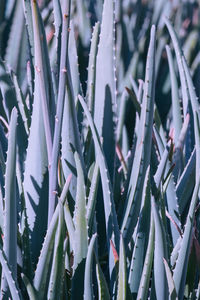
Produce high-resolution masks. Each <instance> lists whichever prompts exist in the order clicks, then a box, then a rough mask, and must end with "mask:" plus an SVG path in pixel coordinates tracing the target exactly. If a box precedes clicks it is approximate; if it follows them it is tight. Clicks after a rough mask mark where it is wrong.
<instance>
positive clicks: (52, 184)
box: [48, 1, 71, 224]
mask: <svg viewBox="0 0 200 300" xmlns="http://www.w3.org/2000/svg"><path fill="white" fill-rule="evenodd" d="M70 3H71V2H70V1H66V2H65V6H64V7H63V22H62V39H61V57H60V74H59V86H58V98H57V107H56V116H55V120H56V122H55V130H54V136H53V148H52V157H51V158H50V159H51V164H50V165H51V166H50V172H49V173H50V175H49V176H50V178H49V208H48V224H49V223H50V221H51V218H52V215H53V212H54V209H55V202H56V193H55V191H56V190H57V174H58V172H57V168H58V158H59V152H60V139H61V130H62V120H63V107H64V99H65V85H66V80H67V74H66V73H67V59H68V40H69V31H68V27H69V14H70Z"/></svg>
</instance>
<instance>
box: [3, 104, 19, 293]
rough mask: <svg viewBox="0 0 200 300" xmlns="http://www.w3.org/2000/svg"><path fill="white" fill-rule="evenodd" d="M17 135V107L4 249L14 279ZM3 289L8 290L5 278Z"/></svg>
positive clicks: (10, 148) (10, 145)
mask: <svg viewBox="0 0 200 300" xmlns="http://www.w3.org/2000/svg"><path fill="white" fill-rule="evenodd" d="M16 137H17V109H16V108H13V110H12V113H11V119H10V128H9V137H8V152H7V161H6V173H5V209H4V241H3V249H4V252H5V255H6V257H7V260H8V263H9V265H10V267H11V270H12V274H13V277H14V279H15V280H16V278H17V194H16ZM1 288H2V290H3V292H4V293H5V294H7V292H8V286H7V283H6V281H5V279H4V280H3V282H2V287H1Z"/></svg>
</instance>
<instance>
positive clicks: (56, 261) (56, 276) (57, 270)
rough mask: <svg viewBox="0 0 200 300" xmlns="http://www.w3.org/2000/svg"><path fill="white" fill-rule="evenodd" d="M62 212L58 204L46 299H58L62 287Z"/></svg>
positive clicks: (63, 231) (60, 205) (63, 232)
mask: <svg viewBox="0 0 200 300" xmlns="http://www.w3.org/2000/svg"><path fill="white" fill-rule="evenodd" d="M64 234H65V229H64V212H63V205H62V203H61V202H60V203H59V217H58V226H57V231H56V234H55V244H54V253H53V262H52V268H51V275H50V279H49V286H48V292H47V297H48V299H49V300H50V299H60V295H61V291H62V285H63V275H64V266H65V265H64V255H63V254H64V253H63V250H64V249H63V246H64Z"/></svg>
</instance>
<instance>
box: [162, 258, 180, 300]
mask: <svg viewBox="0 0 200 300" xmlns="http://www.w3.org/2000/svg"><path fill="white" fill-rule="evenodd" d="M163 262H164V265H165V272H166V275H167V282H168V286H169V297H170V298H169V299H170V300H178V297H177V293H176V289H175V285H174V280H173V276H172V273H171V270H170V268H169V266H168V263H167V261H166V259H164V258H163Z"/></svg>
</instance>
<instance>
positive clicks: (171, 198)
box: [154, 127, 181, 246]
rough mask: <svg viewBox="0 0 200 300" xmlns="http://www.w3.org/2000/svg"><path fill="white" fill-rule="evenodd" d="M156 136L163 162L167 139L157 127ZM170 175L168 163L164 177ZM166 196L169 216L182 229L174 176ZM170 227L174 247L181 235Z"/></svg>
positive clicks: (167, 163) (171, 225) (169, 181)
mask: <svg viewBox="0 0 200 300" xmlns="http://www.w3.org/2000/svg"><path fill="white" fill-rule="evenodd" d="M154 134H155V137H156V143H157V145H158V149H159V152H160V156H161V157H162V160H163V159H164V158H163V156H164V152H165V151H166V150H164V149H165V148H164V145H165V143H166V142H165V139H163V138H162V137H161V135H160V134H159V132H158V130H157V127H154ZM168 146H169V145H168ZM168 146H167V145H166V146H165V147H166V148H167V147H168ZM165 153H166V154H167V152H165ZM168 155H169V153H168ZM162 160H161V161H162ZM160 166H161V165H160ZM162 170H163V168H162ZM170 173H171V164H170V163H169V161H167V162H166V167H165V174H164V176H165V177H168V176H169V174H170ZM156 180H157V179H156ZM165 195H166V201H167V206H168V210H169V214H170V216H171V217H172V218H173V220H174V221H175V222H176V223H177V224H178V226H179V227H180V225H181V224H180V220H179V218H178V216H179V206H178V199H177V195H176V189H175V182H174V179H173V176H171V177H170V178H169V180H168V185H167V188H166V192H165ZM170 227H171V233H172V240H173V245H174V246H175V244H176V242H177V239H178V237H179V234H178V231H177V230H176V228H175V227H174V225H173V224H172V223H170Z"/></svg>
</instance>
